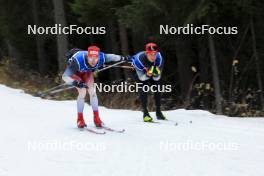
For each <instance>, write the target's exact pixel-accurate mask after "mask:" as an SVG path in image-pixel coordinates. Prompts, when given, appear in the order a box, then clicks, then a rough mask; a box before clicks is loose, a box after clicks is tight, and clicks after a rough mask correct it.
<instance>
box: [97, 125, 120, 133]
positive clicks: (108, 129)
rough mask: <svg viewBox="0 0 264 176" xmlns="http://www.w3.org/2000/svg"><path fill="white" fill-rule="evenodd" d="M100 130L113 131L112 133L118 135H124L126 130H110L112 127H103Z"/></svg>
mask: <svg viewBox="0 0 264 176" xmlns="http://www.w3.org/2000/svg"><path fill="white" fill-rule="evenodd" d="M99 129H105V130H107V131H111V132H116V133H124V132H125V129H121V130H119V129H113V128H110V127H107V126H102V127H99Z"/></svg>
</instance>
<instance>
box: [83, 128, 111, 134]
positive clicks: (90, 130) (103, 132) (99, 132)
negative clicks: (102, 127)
mask: <svg viewBox="0 0 264 176" xmlns="http://www.w3.org/2000/svg"><path fill="white" fill-rule="evenodd" d="M80 130H81V131H84V130H86V131H88V132H90V133H93V134H101V135H102V134H106V132H105V131H97V130H94V129H91V128H88V127H85V128H81V129H80Z"/></svg>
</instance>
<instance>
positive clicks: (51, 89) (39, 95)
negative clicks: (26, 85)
mask: <svg viewBox="0 0 264 176" xmlns="http://www.w3.org/2000/svg"><path fill="white" fill-rule="evenodd" d="M66 85H67V84H66V83H63V84H60V85H58V86H55V87H52V88H50V89H48V90H46V91H44V92H37V93H36V94H35V95H34V96H36V97H42V96H45V95H46V94H49V92H52V91H54V90H57V89H59V88H62V87H63V86H66Z"/></svg>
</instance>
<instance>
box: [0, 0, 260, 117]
mask: <svg viewBox="0 0 264 176" xmlns="http://www.w3.org/2000/svg"><path fill="white" fill-rule="evenodd" d="M263 9H264V1H263V0H221V1H220V0H198V1H197V0H177V1H172V0H68V1H67V0H28V1H22V0H7V1H4V0H0V62H1V65H0V68H2V71H1V70H0V73H1V75H2V79H10V80H11V81H18V84H23V81H27V84H29V85H28V87H30V84H33V85H36V86H40V85H45V86H43V87H42V88H43V89H44V88H48V87H52V86H54V85H56V84H59V83H60V81H61V80H60V74H61V73H62V72H63V69H64V68H65V65H66V61H65V58H64V57H63V56H64V53H65V52H66V51H67V50H68V49H70V48H73V47H78V48H81V49H84V50H86V49H87V47H88V46H89V45H91V44H96V45H98V46H99V47H100V48H101V50H102V51H103V52H106V53H115V54H121V55H133V54H135V53H136V52H139V51H142V50H143V49H144V45H145V44H146V43H147V42H155V43H157V44H158V46H159V48H160V52H161V53H162V55H163V57H164V58H165V60H166V64H165V68H164V73H163V78H162V82H163V83H164V84H171V85H173V92H171V93H166V94H163V95H162V102H163V104H162V108H163V109H166V110H170V109H176V108H186V109H204V110H209V111H211V112H213V113H217V114H226V115H229V116H264V114H263V113H264V95H263V82H264V69H263V68H264V45H263V43H264V35H263V32H264V23H263V19H264V11H263ZM29 24H30V25H33V24H36V25H38V26H54V24H62V25H63V26H67V25H71V24H74V25H78V26H83V27H85V26H105V27H106V31H107V32H106V34H105V35H58V36H56V35H28V34H27V25H29ZM162 24H163V25H166V24H167V25H171V26H185V25H186V24H194V25H195V26H200V25H203V24H208V25H211V26H236V27H238V34H237V35H207V34H205V35H160V34H159V26H160V25H162ZM4 74H6V75H7V76H8V78H3V75H4ZM131 75H132V73H131V70H129V69H121V68H113V69H109V70H107V71H104V72H102V73H100V74H98V76H97V77H96V81H97V82H102V83H116V82H118V81H124V80H126V81H133V78H132V76H131ZM0 79H1V76H0ZM19 81H20V82H19ZM70 93H71V92H70ZM99 96H100V104H101V105H105V106H107V107H111V108H132V109H137V108H139V104H138V102H137V98H136V96H135V94H133V93H128V94H120V93H115V94H114V96H113V94H103V93H102V94H101V95H99Z"/></svg>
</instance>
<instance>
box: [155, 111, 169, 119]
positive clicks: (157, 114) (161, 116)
mask: <svg viewBox="0 0 264 176" xmlns="http://www.w3.org/2000/svg"><path fill="white" fill-rule="evenodd" d="M156 117H157V119H158V120H167V119H166V117H165V116H164V115H163V114H162V112H161V111H157V112H156Z"/></svg>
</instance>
